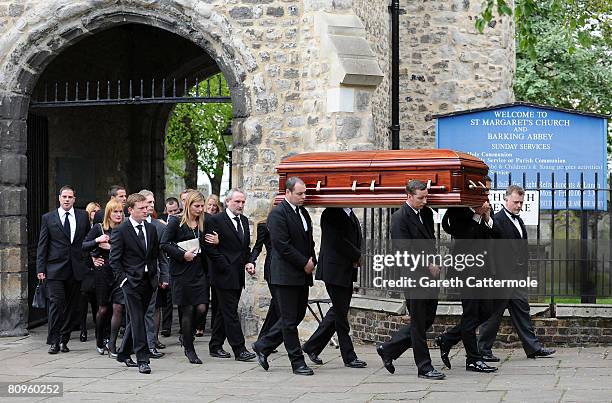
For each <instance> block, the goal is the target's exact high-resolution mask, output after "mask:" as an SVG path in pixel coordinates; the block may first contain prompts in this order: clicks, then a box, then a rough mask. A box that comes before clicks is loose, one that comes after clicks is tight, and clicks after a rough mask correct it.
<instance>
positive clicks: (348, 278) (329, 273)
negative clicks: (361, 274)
mask: <svg viewBox="0 0 612 403" xmlns="http://www.w3.org/2000/svg"><path fill="white" fill-rule="evenodd" d="M360 256H361V227H360V225H359V220H358V219H357V217H356V216H355V213H353V212H351V216H350V217H349V215H348V214H346V212H345V211H344V209H342V208H336V207H332V208H326V209H325V210H324V211H323V214H321V250H320V252H319V261H318V264H317V273H316V279H317V280H323V281H324V282H325V283H326V284H333V285H339V286H342V287H352V286H353V281H357V268H355V267H353V263H354V262H356V261H357V260H359V257H360Z"/></svg>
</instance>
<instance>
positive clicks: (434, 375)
mask: <svg viewBox="0 0 612 403" xmlns="http://www.w3.org/2000/svg"><path fill="white" fill-rule="evenodd" d="M419 378H423V379H433V380H435V381H439V380H442V379H444V378H446V375H444V374H443V373H442V372H440V371H438V370H437V369H435V368H434V369H432V370H431V371H429V372H426V373H424V374H419Z"/></svg>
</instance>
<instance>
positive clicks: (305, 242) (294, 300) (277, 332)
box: [253, 177, 317, 375]
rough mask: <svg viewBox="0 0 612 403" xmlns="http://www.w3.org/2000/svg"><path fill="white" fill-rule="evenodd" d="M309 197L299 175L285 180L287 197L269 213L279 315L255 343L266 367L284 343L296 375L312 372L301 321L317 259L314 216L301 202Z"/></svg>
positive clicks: (256, 351)
mask: <svg viewBox="0 0 612 403" xmlns="http://www.w3.org/2000/svg"><path fill="white" fill-rule="evenodd" d="M304 200H306V185H305V184H304V181H303V180H301V179H300V178H298V177H291V178H289V179H287V182H285V200H283V202H282V203H280V204H279V205H278V206H276V207H275V208H274V209H273V210H272V212H270V215H269V216H268V229H269V231H270V239H271V240H272V260H271V262H270V284H271V286H272V289H273V290H274V292H275V295H274V298H276V299H277V301H278V306H279V310H280V319H279V320H278V321H277V322H276V324H275V325H274V326H272V328H271V329H270V331H269V332H268V333H266V334H265V335H263V336H261V337H260V338H259V340H257V341H256V342H255V344H253V351H255V354H256V355H257V361H258V363H259V365H261V366H262V368H263V369H265V370H266V371H267V370H268V368H269V365H268V359H267V357H268V355H270V354H271V353H272V351H274V350H275V349H276V347H278V346H279V345H280V344H281V343H283V342H284V343H285V348H286V350H287V354H288V356H289V360H290V361H291V368H292V369H293V373H294V374H296V375H313V374H314V372H313V371H312V369H310V368H309V367H308V366H307V365H306V362H305V361H304V354H303V352H302V347H301V345H300V339H299V335H298V325H299V324H300V322H302V320H303V319H304V315H306V308H307V306H308V290H309V287H311V286H312V272H313V271H314V268H315V265H316V263H317V258H316V255H315V251H314V239H313V236H312V220H311V219H310V215H309V214H308V211H306V209H305V208H304V207H302V205H303V204H304Z"/></svg>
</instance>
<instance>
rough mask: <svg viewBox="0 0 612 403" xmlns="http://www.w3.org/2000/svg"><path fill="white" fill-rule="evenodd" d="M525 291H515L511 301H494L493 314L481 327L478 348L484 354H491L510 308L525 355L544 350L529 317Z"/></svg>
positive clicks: (513, 323)
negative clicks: (503, 319)
mask: <svg viewBox="0 0 612 403" xmlns="http://www.w3.org/2000/svg"><path fill="white" fill-rule="evenodd" d="M527 295H528V294H527V291H526V290H525V289H515V290H513V291H512V296H511V298H509V299H499V300H494V301H492V302H493V307H492V313H491V316H490V317H489V319H487V320H486V321H485V322H484V323H483V324H482V325H481V326H480V336H479V338H478V348H479V349H480V352H481V353H483V354H491V349H492V348H493V343H494V342H495V338H496V337H497V332H498V330H499V325H500V324H501V321H502V317H503V315H504V311H505V310H506V308H508V311H509V312H510V318H511V319H512V325H513V326H514V329H516V332H517V333H518V336H519V338H520V339H521V343H522V344H523V350H525V354H527V355H529V354H532V353H535V352H536V351H538V350H540V349H541V348H542V344H541V343H540V341H539V340H538V338H537V337H536V335H535V331H534V330H533V323H531V316H530V315H529V300H528V299H527V298H528V297H527Z"/></svg>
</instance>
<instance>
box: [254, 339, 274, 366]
mask: <svg viewBox="0 0 612 403" xmlns="http://www.w3.org/2000/svg"><path fill="white" fill-rule="evenodd" d="M251 348H252V349H253V352H254V353H255V356H256V357H257V363H258V364H259V365H260V366H261V367H262V368H263V369H265V370H266V371H267V370H268V368H270V365H269V364H268V357H266V356H265V355H263V353H262V352H260V351H258V350H257V347H255V344H253V345H252V346H251Z"/></svg>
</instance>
